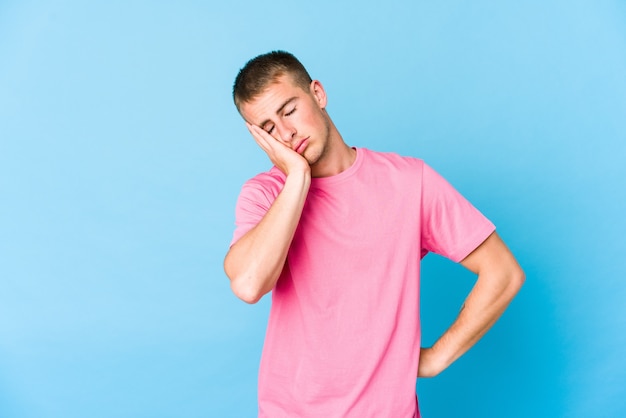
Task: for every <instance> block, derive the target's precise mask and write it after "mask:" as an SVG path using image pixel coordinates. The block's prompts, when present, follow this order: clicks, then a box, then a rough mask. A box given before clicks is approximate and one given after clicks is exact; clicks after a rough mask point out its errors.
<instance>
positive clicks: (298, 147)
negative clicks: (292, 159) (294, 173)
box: [294, 138, 309, 154]
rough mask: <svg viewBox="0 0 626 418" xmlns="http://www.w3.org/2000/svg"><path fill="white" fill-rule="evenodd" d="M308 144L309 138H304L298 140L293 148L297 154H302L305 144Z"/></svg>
mask: <svg viewBox="0 0 626 418" xmlns="http://www.w3.org/2000/svg"><path fill="white" fill-rule="evenodd" d="M307 145H309V138H304V139H303V140H302V141H300V142H299V143H298V144H297V145H296V147H295V148H294V150H295V151H296V152H297V153H298V154H302V153H303V152H304V149H305V148H306V146H307Z"/></svg>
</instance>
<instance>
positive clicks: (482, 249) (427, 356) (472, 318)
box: [418, 232, 524, 377]
mask: <svg viewBox="0 0 626 418" xmlns="http://www.w3.org/2000/svg"><path fill="white" fill-rule="evenodd" d="M461 264H462V265H463V266H464V267H466V268H467V269H469V270H471V271H472V272H474V273H476V274H478V279H477V281H476V284H475V285H474V287H473V289H472V291H471V292H470V293H469V295H468V296H467V299H466V300H465V304H464V305H463V307H462V308H461V312H460V313H459V316H458V317H457V319H456V320H455V321H454V322H453V323H452V325H451V326H450V328H448V329H447V330H446V332H445V333H444V334H443V335H442V336H441V337H440V338H439V339H438V340H437V341H436V342H435V344H434V345H433V346H432V347H430V348H422V350H421V353H420V364H419V370H418V376H419V377H432V376H436V375H437V374H439V373H441V372H442V371H443V370H445V369H446V368H447V367H448V366H449V365H450V364H452V363H453V362H454V361H455V360H457V359H458V358H459V357H461V356H462V355H463V354H464V353H465V352H466V351H467V350H469V349H470V347H472V346H473V345H474V344H475V343H476V342H477V341H478V340H479V339H480V338H481V337H482V336H483V335H484V334H485V333H486V332H487V330H488V329H489V328H491V326H492V325H493V324H494V323H495V322H496V320H497V319H498V318H499V317H500V315H502V313H503V312H504V310H505V309H506V307H507V306H508V305H509V303H510V302H511V300H512V299H513V297H514V296H515V295H516V294H517V292H518V291H519V289H520V287H521V286H522V284H523V283H524V272H523V271H522V269H521V268H520V266H519V265H518V263H517V261H516V260H515V258H514V257H513V254H511V252H510V251H509V249H508V248H507V247H506V245H505V244H504V242H503V241H502V240H501V239H500V237H499V236H498V234H497V233H495V232H494V233H492V234H491V235H490V236H489V237H488V238H487V239H486V240H485V242H483V243H482V244H481V245H480V246H478V248H476V249H475V250H474V251H473V252H472V253H471V254H469V255H468V256H467V257H465V259H463V260H462V261H461Z"/></svg>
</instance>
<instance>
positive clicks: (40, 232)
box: [0, 0, 626, 418]
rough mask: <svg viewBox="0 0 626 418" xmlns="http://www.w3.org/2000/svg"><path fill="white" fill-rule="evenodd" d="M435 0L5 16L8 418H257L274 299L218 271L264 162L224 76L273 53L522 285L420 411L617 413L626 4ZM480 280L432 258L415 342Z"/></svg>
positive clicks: (13, 6) (3, 221)
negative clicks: (432, 181) (422, 184)
mask: <svg viewBox="0 0 626 418" xmlns="http://www.w3.org/2000/svg"><path fill="white" fill-rule="evenodd" d="M381 3H383V4H382V5H381ZM434 3H435V2H424V1H419V2H414V1H409V0H406V1H398V0H390V1H386V2H358V3H357V2H342V1H317V2H313V3H310V2H308V3H299V2H287V1H275V2H255V1H232V2H221V3H210V2H200V1H197V2H190V1H181V2H176V3H174V2H164V1H153V2H147V1H146V2H138V1H119V0H118V1H107V2H80V1H75V0H65V1H63V0H58V1H48V2H32V1H6V0H4V1H2V2H0V139H1V141H0V417H7V418H8V417H11V418H18V417H19V418H27V417H29V418H30V417H33V418H35V417H36V418H42V417H94V418H95V417H251V416H254V415H255V413H256V374H257V367H258V361H259V357H260V352H261V347H262V343H263V336H264V332H265V324H266V319H267V313H268V308H269V298H265V299H264V300H263V301H261V302H260V303H259V304H257V305H253V306H249V305H246V304H245V303H243V302H241V301H239V300H238V299H236V298H235V297H234V296H233V295H232V293H231V292H230V289H229V285H228V280H227V279H226V277H225V275H224V273H223V270H222V259H223V256H224V254H225V252H226V250H227V247H228V243H229V241H230V238H231V234H232V230H233V221H234V205H235V200H236V196H237V194H238V192H239V188H240V186H241V184H242V183H243V182H244V181H245V180H246V179H247V178H249V177H250V176H252V175H254V174H255V173H256V172H258V171H261V170H265V169H267V168H268V167H269V163H268V160H267V158H266V157H265V155H264V154H263V153H262V151H261V150H260V149H258V148H257V147H256V145H255V144H254V142H253V141H252V139H251V138H250V137H249V134H248V133H247V131H246V129H245V127H244V125H243V124H242V123H241V120H240V118H239V116H238V114H237V112H236V110H235V108H234V106H233V105H232V102H231V86H232V82H233V80H234V77H235V75H236V73H237V71H238V69H239V68H240V67H241V66H242V65H243V64H244V63H245V62H246V61H247V60H248V59H249V58H251V57H253V56H255V55H257V54H259V53H263V52H267V51H269V50H272V49H279V48H280V49H286V50H289V51H291V52H293V53H294V54H295V55H296V56H298V57H299V58H300V59H301V61H303V63H304V64H305V65H306V66H307V67H308V69H309V71H310V72H311V74H312V76H313V77H314V78H317V79H319V80H321V81H322V83H323V84H324V86H325V87H326V90H327V92H328V94H329V106H328V109H329V112H330V114H331V116H332V117H333V119H334V121H335V123H336V125H337V126H338V128H339V130H340V132H341V133H342V134H343V136H344V138H345V140H346V142H348V143H349V144H350V145H354V146H360V147H369V148H372V149H376V150H381V151H395V152H398V153H401V154H406V155H413V156H418V157H421V158H423V159H425V160H426V161H427V162H428V163H429V164H430V165H431V166H433V167H434V168H435V169H436V170H438V171H439V172H440V173H441V174H443V175H444V176H445V177H446V178H447V179H448V180H449V181H450V182H451V183H452V184H453V185H455V186H456V187H457V188H458V189H459V190H460V191H461V192H462V193H463V194H465V195H466V196H467V197H468V198H469V199H470V200H471V201H472V202H473V203H474V204H475V205H476V206H477V207H479V208H480V209H481V210H482V211H483V212H484V213H485V214H486V215H487V216H488V217H490V218H491V219H492V220H493V221H494V222H495V223H496V225H497V226H498V230H499V232H500V235H501V236H502V237H503V238H504V239H505V241H506V242H507V243H508V244H509V246H510V247H511V249H512V250H513V252H514V253H515V254H516V256H517V257H518V259H519V261H520V263H521V264H522V266H523V267H524V269H525V271H526V273H527V281H526V284H525V286H524V288H523V289H522V291H521V293H520V294H519V296H518V298H516V299H515V301H514V302H513V304H512V305H511V307H510V309H509V310H508V311H507V312H506V313H505V315H504V316H503V317H502V319H501V320H500V321H499V322H498V323H497V324H496V325H495V327H494V328H493V329H492V330H491V331H490V332H489V334H487V336H486V337H485V338H484V339H483V340H481V341H480V342H479V343H478V344H477V345H476V346H475V347H474V348H473V349H472V350H471V351H470V352H468V353H467V354H466V355H465V356H464V357H462V358H461V359H460V360H459V361H458V362H457V363H455V364H454V365H453V366H452V367H450V368H449V369H448V370H446V371H445V372H444V373H443V374H442V375H440V376H438V377H436V378H434V379H429V380H420V381H419V382H418V384H417V390H418V393H419V396H420V403H421V408H422V412H423V414H424V416H425V417H459V416H468V417H528V416H533V417H537V416H540V417H621V416H626V401H625V400H624V399H626V360H625V359H624V353H625V352H624V346H625V345H626V337H625V335H626V332H625V331H626V308H625V307H624V305H625V302H626V285H625V284H624V278H625V276H626V261H625V257H624V253H625V251H626V245H625V239H624V235H625V233H626V222H625V221H624V213H625V209H626V192H625V191H626V187H625V185H624V183H625V180H626V168H625V164H624V160H625V157H626V3H624V2H622V1H591V0H590V1H528V2H508V4H504V2H498V1H481V0H478V1H474V2H465V1H443V2H436V4H434ZM472 280H473V278H472V276H471V275H470V274H468V273H467V272H465V271H464V270H463V269H462V267H459V266H458V265H455V264H453V263H451V262H449V261H448V260H445V259H443V258H440V257H438V256H434V255H429V256H428V257H426V259H425V261H424V276H423V282H422V289H423V294H422V317H423V332H424V335H423V339H424V344H426V345H428V344H431V343H432V342H433V341H434V340H435V339H436V338H437V336H438V335H440V334H441V332H443V330H445V328H446V327H447V325H448V324H449V323H450V322H451V321H452V320H453V319H454V317H455V315H456V313H457V311H458V308H459V307H460V305H461V304H462V302H463V298H464V296H465V294H466V293H467V291H468V290H469V289H470V287H471V285H472Z"/></svg>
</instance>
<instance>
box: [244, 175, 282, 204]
mask: <svg viewBox="0 0 626 418" xmlns="http://www.w3.org/2000/svg"><path fill="white" fill-rule="evenodd" d="M284 184H285V174H284V173H283V172H282V171H280V170H279V169H278V168H277V167H272V168H271V169H270V170H268V171H264V172H262V173H259V174H257V175H255V176H254V177H252V178H250V179H248V180H247V181H246V182H245V183H244V184H243V186H242V187H241V193H240V197H246V196H247V197H250V198H253V199H254V200H259V199H263V200H265V199H267V201H268V202H272V201H273V200H274V199H275V198H276V196H278V193H280V191H281V190H282V188H283V185H284Z"/></svg>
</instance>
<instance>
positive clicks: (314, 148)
mask: <svg viewBox="0 0 626 418" xmlns="http://www.w3.org/2000/svg"><path fill="white" fill-rule="evenodd" d="M325 106H326V93H325V92H324V89H323V87H322V85H321V84H320V83H319V82H318V81H313V82H312V83H311V85H310V86H309V88H308V89H307V90H304V89H302V88H301V87H299V86H297V85H296V84H295V83H294V82H293V81H292V79H291V77H290V76H289V75H283V76H281V77H279V78H278V79H277V80H276V82H274V83H272V84H270V85H269V86H268V87H267V89H266V90H265V91H264V92H263V93H261V95H259V96H258V97H256V98H255V99H253V100H252V101H250V102H246V103H243V104H242V105H241V108H240V110H241V114H242V116H243V117H244V119H245V120H246V121H248V122H249V123H251V124H253V125H257V126H260V127H261V128H262V129H263V130H265V131H266V132H268V133H269V134H270V135H271V136H272V137H274V138H275V139H276V140H277V141H279V142H281V143H283V144H284V145H286V146H287V147H289V148H291V149H292V150H293V151H295V152H297V153H299V154H301V155H302V156H303V157H304V158H306V160H307V161H308V162H309V165H314V164H315V163H317V162H318V161H319V159H320V158H321V157H322V156H323V155H324V153H325V151H326V146H327V143H328V137H329V134H330V124H329V120H328V116H327V115H326V112H325V111H324V107H325Z"/></svg>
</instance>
